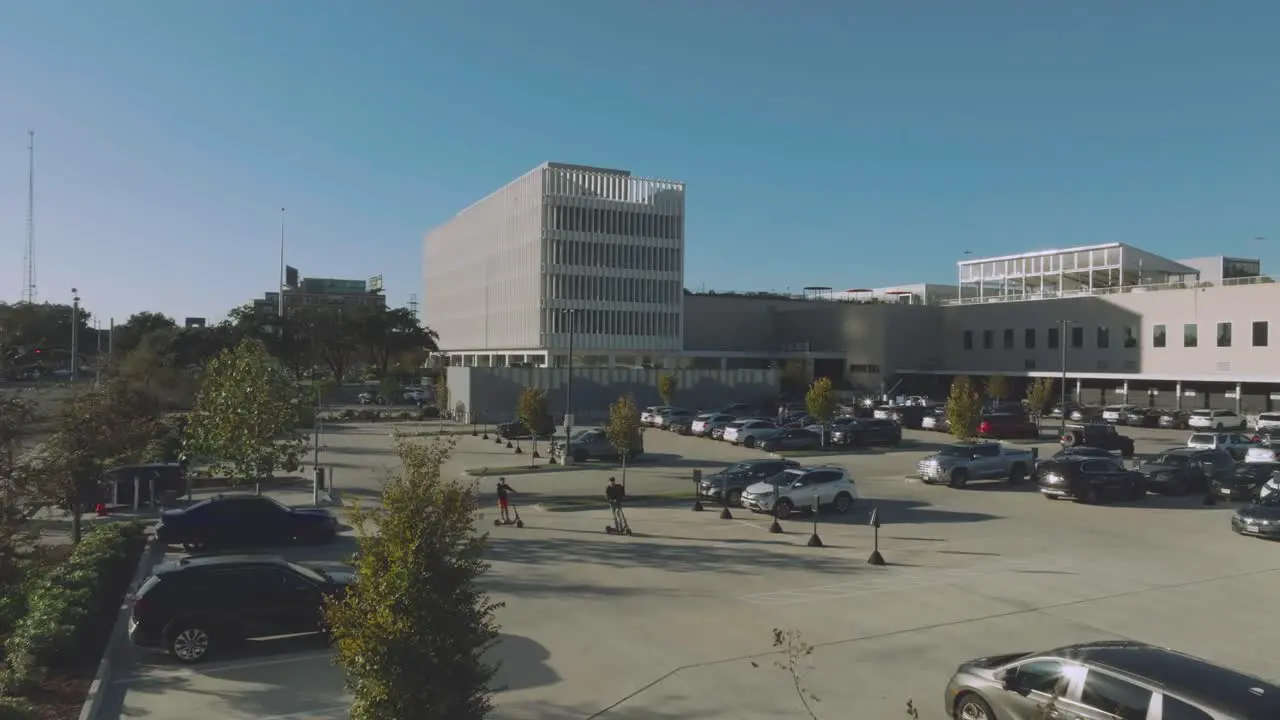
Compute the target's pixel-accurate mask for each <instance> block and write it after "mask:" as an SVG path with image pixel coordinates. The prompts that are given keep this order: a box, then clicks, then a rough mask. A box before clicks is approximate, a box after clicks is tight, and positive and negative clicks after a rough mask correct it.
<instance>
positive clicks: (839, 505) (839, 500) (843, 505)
mask: <svg viewBox="0 0 1280 720" xmlns="http://www.w3.org/2000/svg"><path fill="white" fill-rule="evenodd" d="M831 508H832V509H833V510H835V511H836V512H838V513H841V514H844V513H847V512H849V511H850V510H852V509H853V496H851V495H850V494H849V493H840V494H839V495H837V496H836V500H835V502H833V503H831Z"/></svg>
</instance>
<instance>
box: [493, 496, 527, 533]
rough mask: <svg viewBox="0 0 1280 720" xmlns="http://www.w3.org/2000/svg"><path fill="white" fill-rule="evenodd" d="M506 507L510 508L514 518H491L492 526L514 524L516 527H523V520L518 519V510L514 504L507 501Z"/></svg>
mask: <svg viewBox="0 0 1280 720" xmlns="http://www.w3.org/2000/svg"><path fill="white" fill-rule="evenodd" d="M507 508H508V509H510V510H511V514H512V515H513V516H515V519H514V520H503V519H502V518H501V517H496V518H494V519H493V526H494V527H501V526H503V525H515V526H516V527H517V528H524V521H523V520H521V519H520V511H519V510H517V509H516V504H515V503H513V502H508V504H507Z"/></svg>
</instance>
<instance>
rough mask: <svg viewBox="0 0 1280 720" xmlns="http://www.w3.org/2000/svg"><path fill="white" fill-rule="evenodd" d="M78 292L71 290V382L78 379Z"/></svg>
mask: <svg viewBox="0 0 1280 720" xmlns="http://www.w3.org/2000/svg"><path fill="white" fill-rule="evenodd" d="M79 356H80V291H79V290H77V289H75V288H71V382H75V381H76V379H77V378H79V377H80V362H79Z"/></svg>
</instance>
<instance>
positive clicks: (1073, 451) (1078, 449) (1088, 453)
mask: <svg viewBox="0 0 1280 720" xmlns="http://www.w3.org/2000/svg"><path fill="white" fill-rule="evenodd" d="M1115 457H1116V455H1115V453H1112V452H1111V451H1110V450H1104V449H1102V448H1095V447H1087V446H1083V445H1073V446H1071V447H1064V448H1062V449H1060V450H1058V452H1056V453H1054V454H1053V455H1051V456H1049V457H1047V458H1036V462H1035V469H1034V473H1035V475H1036V479H1037V480H1038V479H1039V476H1040V466H1042V465H1044V464H1045V463H1047V462H1049V461H1051V460H1063V459H1070V458H1105V459H1115Z"/></svg>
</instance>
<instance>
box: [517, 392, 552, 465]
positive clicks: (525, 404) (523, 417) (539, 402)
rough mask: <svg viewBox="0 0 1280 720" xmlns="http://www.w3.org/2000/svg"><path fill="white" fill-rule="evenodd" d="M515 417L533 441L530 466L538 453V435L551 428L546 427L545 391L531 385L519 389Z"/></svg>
mask: <svg viewBox="0 0 1280 720" xmlns="http://www.w3.org/2000/svg"><path fill="white" fill-rule="evenodd" d="M516 418H518V419H519V420H520V422H522V423H524V426H525V427H526V428H529V439H530V441H531V442H532V443H533V452H532V453H531V454H530V455H529V465H530V466H531V467H532V466H533V459H534V455H537V454H538V436H539V435H542V434H544V433H546V432H548V431H549V430H550V429H551V428H549V427H547V391H546V390H539V389H538V388H531V387H527V388H525V389H524V390H523V391H521V393H520V399H519V400H518V401H517V402H516Z"/></svg>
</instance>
